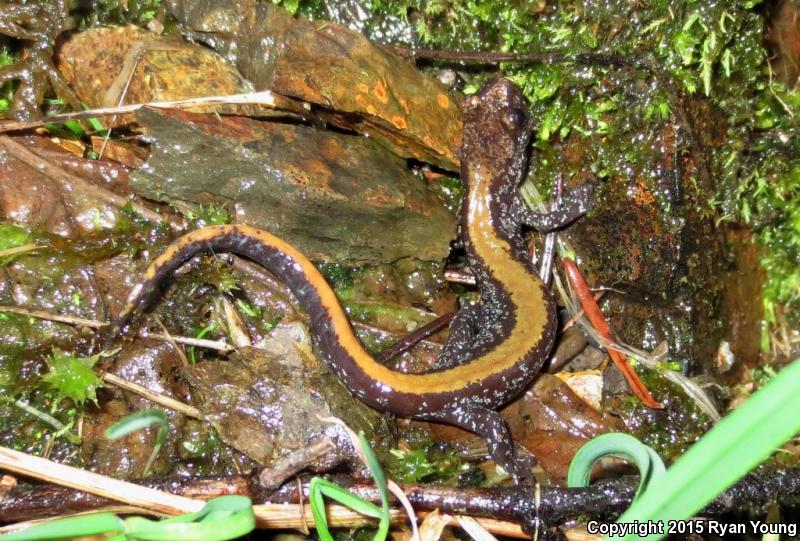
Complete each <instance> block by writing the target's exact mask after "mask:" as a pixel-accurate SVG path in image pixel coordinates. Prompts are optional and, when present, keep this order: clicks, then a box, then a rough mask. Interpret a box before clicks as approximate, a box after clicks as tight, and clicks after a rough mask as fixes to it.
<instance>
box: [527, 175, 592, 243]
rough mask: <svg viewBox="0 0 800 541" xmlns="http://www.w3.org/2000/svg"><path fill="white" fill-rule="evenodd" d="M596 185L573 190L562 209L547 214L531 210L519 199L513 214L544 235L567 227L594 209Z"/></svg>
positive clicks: (565, 199)
mask: <svg viewBox="0 0 800 541" xmlns="http://www.w3.org/2000/svg"><path fill="white" fill-rule="evenodd" d="M594 188H595V187H594V185H593V184H584V185H583V186H580V187H579V188H576V189H574V190H572V191H571V192H570V193H569V194H568V195H567V196H566V197H565V198H564V200H563V201H562V205H561V208H559V209H558V210H555V211H553V212H548V213H547V214H540V213H538V212H534V211H532V210H531V209H529V208H528V207H527V206H526V205H525V203H523V201H522V199H520V198H517V200H516V202H515V204H514V208H513V210H512V212H513V213H514V217H515V219H516V221H517V222H518V223H520V224H522V225H526V226H528V227H532V228H533V229H536V230H537V231H541V232H542V233H547V232H549V231H554V230H556V229H561V228H562V227H565V226H567V225H569V224H571V223H572V222H574V221H575V220H577V219H578V218H580V217H581V216H583V215H584V214H586V213H587V212H588V211H589V210H591V209H592V207H594V203H595V200H594V197H593V195H594Z"/></svg>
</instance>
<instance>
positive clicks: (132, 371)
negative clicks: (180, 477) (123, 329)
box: [81, 340, 188, 478]
mask: <svg viewBox="0 0 800 541" xmlns="http://www.w3.org/2000/svg"><path fill="white" fill-rule="evenodd" d="M107 370H108V371H109V372H111V373H113V374H115V375H117V376H119V377H121V378H123V379H125V380H128V381H131V382H133V383H137V384H139V385H142V386H143V387H146V388H147V389H149V390H151V391H153V392H155V393H158V394H161V395H165V396H168V397H170V398H174V399H177V400H181V401H186V398H187V396H188V394H187V393H188V391H187V388H186V386H185V384H183V383H182V380H181V378H180V377H179V376H180V374H181V371H182V363H181V357H180V356H179V355H178V353H177V352H176V350H175V348H174V347H173V346H172V344H170V343H168V342H154V341H148V340H136V341H134V342H132V343H127V344H125V345H124V347H123V349H122V351H121V353H120V355H119V356H118V357H117V358H116V360H115V362H114V363H113V365H112V366H110V367H108V368H107ZM109 395H110V396H109ZM105 396H106V397H107V398H106V399H104V400H102V401H101V403H102V407H101V409H100V411H99V412H98V413H97V414H96V415H92V416H89V417H87V419H86V420H85V423H84V431H83V447H82V449H81V454H82V456H83V458H84V461H85V462H86V464H87V465H89V466H90V467H91V469H92V470H94V471H97V472H99V473H104V474H106V475H113V476H115V477H122V478H136V477H141V476H142V475H143V473H144V467H145V465H146V464H147V461H148V459H149V458H150V454H151V452H152V450H153V448H154V447H155V444H156V433H157V430H158V427H157V426H150V427H147V428H145V429H143V430H138V431H136V432H134V433H132V434H130V435H128V436H125V437H123V438H121V439H119V440H109V439H107V438H106V437H105V436H104V434H103V432H104V431H105V430H106V429H107V428H108V427H109V426H111V425H112V424H114V423H116V422H118V421H120V420H121V419H123V418H125V417H126V416H128V415H130V414H131V413H134V412H136V411H138V410H141V409H145V408H160V407H159V406H158V405H156V404H154V403H153V402H151V401H149V400H147V399H145V398H143V397H141V396H139V395H136V394H133V393H129V392H127V391H117V392H112V391H111V389H110V388H109V389H106V391H105ZM162 409H163V408H162ZM163 411H164V413H165V414H166V415H167V418H168V422H169V425H170V426H169V432H168V435H167V441H166V443H165V444H164V445H163V447H162V448H161V451H160V452H159V455H158V458H157V459H156V461H155V462H154V463H153V466H152V467H151V471H150V473H151V474H156V475H163V474H166V473H169V472H171V471H172V469H173V465H174V463H175V462H176V460H177V459H176V455H177V453H178V445H179V443H180V440H181V438H180V436H181V428H182V426H183V423H184V422H185V417H184V416H183V415H181V414H179V413H176V412H174V411H172V410H168V409H163Z"/></svg>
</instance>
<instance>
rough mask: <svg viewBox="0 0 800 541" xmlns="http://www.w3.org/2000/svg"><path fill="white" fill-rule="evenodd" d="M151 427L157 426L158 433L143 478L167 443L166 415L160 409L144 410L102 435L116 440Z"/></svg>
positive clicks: (126, 418) (116, 424)
mask: <svg viewBox="0 0 800 541" xmlns="http://www.w3.org/2000/svg"><path fill="white" fill-rule="evenodd" d="M151 425H156V426H158V432H157V433H156V443H155V445H154V446H153V450H152V451H151V452H150V457H149V458H148V459H147V463H146V464H145V466H144V471H143V472H142V473H143V475H144V476H147V475H148V474H149V473H150V468H151V467H152V465H153V462H155V460H156V457H157V456H158V453H159V451H161V447H163V445H164V443H165V442H166V441H167V435H168V433H169V423H168V422H167V415H166V414H165V413H164V412H163V411H162V410H160V409H157V408H146V409H143V410H139V411H137V412H135V413H132V414H130V415H128V416H127V417H125V418H124V419H122V420H120V421H117V422H116V423H114V424H113V425H111V426H110V427H108V428H107V429H106V431H105V433H104V436H105V437H106V438H108V439H110V440H116V439H119V438H122V437H123V436H127V435H128V434H131V433H133V432H136V431H137V430H142V429H143V428H147V427H148V426H151Z"/></svg>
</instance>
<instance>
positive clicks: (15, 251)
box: [0, 244, 47, 257]
mask: <svg viewBox="0 0 800 541" xmlns="http://www.w3.org/2000/svg"><path fill="white" fill-rule="evenodd" d="M41 248H47V247H46V246H39V245H38V244H23V245H22V246H14V247H13V248H6V249H5V250H0V257H8V256H12V255H19V254H24V253H27V252H33V251H34V250H39V249H41Z"/></svg>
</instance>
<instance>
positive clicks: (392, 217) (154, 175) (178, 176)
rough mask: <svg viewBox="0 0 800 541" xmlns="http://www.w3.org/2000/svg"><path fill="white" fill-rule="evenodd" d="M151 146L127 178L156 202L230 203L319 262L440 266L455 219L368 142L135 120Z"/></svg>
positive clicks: (257, 126)
mask: <svg viewBox="0 0 800 541" xmlns="http://www.w3.org/2000/svg"><path fill="white" fill-rule="evenodd" d="M138 118H139V121H140V123H141V124H142V125H143V126H144V127H145V129H146V132H147V135H148V138H149V140H150V141H152V143H153V151H152V154H151V156H150V159H149V160H148V162H147V164H146V166H145V167H143V168H142V169H141V170H139V171H137V172H136V173H135V174H134V175H133V176H132V180H131V183H132V186H133V188H134V189H135V190H136V191H137V193H139V194H141V195H143V196H145V197H148V198H151V199H156V200H161V201H169V202H170V203H172V204H177V205H180V204H181V203H194V204H198V203H212V202H213V203H216V204H218V205H220V204H221V205H225V204H228V205H230V207H232V209H231V210H233V211H234V212H235V214H236V221H237V222H241V223H247V224H250V225H255V226H257V227H261V228H263V229H266V230H268V231H271V232H272V233H275V234H276V235H278V236H280V237H282V238H283V239H285V240H287V241H289V242H290V243H292V244H293V245H295V246H297V247H298V248H299V249H300V250H301V251H302V252H303V253H305V254H306V255H307V256H308V257H310V258H311V259H314V260H318V261H336V262H351V263H352V262H363V261H393V260H395V259H399V258H402V257H415V258H418V259H423V260H429V261H438V260H441V259H443V258H444V257H445V256H446V255H447V253H448V252H449V249H450V246H449V242H450V238H451V236H452V235H454V233H455V227H456V220H455V218H454V217H453V216H452V215H451V214H450V213H449V212H448V211H447V210H446V209H445V208H444V207H443V206H442V205H441V203H440V202H439V201H438V199H437V198H436V196H435V195H433V193H432V192H431V191H430V190H429V189H428V188H427V187H426V186H425V185H423V184H422V183H421V182H420V181H419V180H418V179H417V178H415V177H414V176H413V175H412V174H411V173H410V172H409V171H408V170H407V168H406V166H405V162H404V161H403V160H401V159H400V158H398V157H396V156H394V155H392V154H390V153H389V152H387V151H386V150H385V149H383V148H382V147H381V146H379V145H377V144H376V143H375V142H373V141H372V140H371V139H367V138H363V137H355V136H348V135H342V134H338V133H332V132H323V131H319V130H315V129H312V128H307V127H304V126H294V125H286V124H276V123H269V122H260V121H256V120H250V119H243V118H222V119H219V118H214V117H208V116H203V115H191V114H189V113H180V112H173V113H170V114H162V113H159V112H156V111H149V110H146V111H141V112H140V113H139V115H138Z"/></svg>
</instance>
